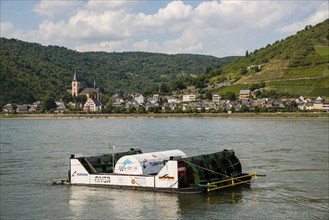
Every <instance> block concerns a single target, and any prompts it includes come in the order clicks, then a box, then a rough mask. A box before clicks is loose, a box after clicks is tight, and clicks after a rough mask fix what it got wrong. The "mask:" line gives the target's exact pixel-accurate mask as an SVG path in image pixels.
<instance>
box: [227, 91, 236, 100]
mask: <svg viewBox="0 0 329 220" xmlns="http://www.w3.org/2000/svg"><path fill="white" fill-rule="evenodd" d="M226 98H227V99H228V100H230V101H235V100H236V97H235V93H233V92H227V93H226Z"/></svg>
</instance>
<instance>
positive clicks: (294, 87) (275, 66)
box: [206, 20, 329, 97]
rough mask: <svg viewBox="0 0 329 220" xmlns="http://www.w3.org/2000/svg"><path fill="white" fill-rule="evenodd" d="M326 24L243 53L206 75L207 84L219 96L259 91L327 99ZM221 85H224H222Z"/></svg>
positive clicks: (328, 24)
mask: <svg viewBox="0 0 329 220" xmlns="http://www.w3.org/2000/svg"><path fill="white" fill-rule="evenodd" d="M328 30H329V20H326V21H324V22H322V23H320V24H318V25H316V26H314V27H312V26H310V25H308V26H306V27H305V29H304V30H301V31H299V32H297V34H295V35H293V36H290V37H287V38H286V39H283V40H280V41H276V42H275V43H273V44H272V45H270V44H269V45H267V46H266V47H265V48H261V49H258V50H256V51H254V52H252V53H249V52H246V56H245V57H244V58H240V59H238V60H236V61H234V62H232V63H229V64H228V65H225V66H223V67H221V68H214V69H213V70H211V71H210V74H208V75H206V76H208V78H207V81H209V83H210V84H213V85H217V84H220V82H222V84H225V85H227V83H228V82H229V83H232V85H230V86H223V87H219V88H218V87H216V86H215V91H217V92H220V93H222V94H226V93H227V92H233V93H236V94H237V93H238V92H239V91H240V89H257V88H259V87H262V86H264V85H265V88H261V89H259V92H258V94H259V95H261V93H262V92H263V93H266V94H268V93H269V91H271V92H274V93H276V94H279V95H281V96H282V95H288V96H289V95H291V96H298V95H303V96H309V97H316V96H326V97H329V70H328V68H329V66H328V64H329V31H328ZM223 82H225V83H223Z"/></svg>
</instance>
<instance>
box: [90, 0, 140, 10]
mask: <svg viewBox="0 0 329 220" xmlns="http://www.w3.org/2000/svg"><path fill="white" fill-rule="evenodd" d="M136 3H137V1H136V0H129V1H118V0H116V1H111V0H89V1H88V2H87V4H86V5H85V8H86V9H88V10H92V11H106V10H117V9H123V8H125V9H128V8H131V7H132V6H134V5H135V4H136Z"/></svg>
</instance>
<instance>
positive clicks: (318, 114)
mask: <svg viewBox="0 0 329 220" xmlns="http://www.w3.org/2000/svg"><path fill="white" fill-rule="evenodd" d="M319 117H321V118H329V113H325V112H281V113H232V114H228V113H177V114H173V113H158V114H152V113H151V114H149V113H147V114H72V113H69V114H46V113H45V114H0V119H7V118H8V119H10V118H23V119H28V118H31V119H56V118H319Z"/></svg>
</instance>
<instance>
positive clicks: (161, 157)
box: [54, 148, 258, 193]
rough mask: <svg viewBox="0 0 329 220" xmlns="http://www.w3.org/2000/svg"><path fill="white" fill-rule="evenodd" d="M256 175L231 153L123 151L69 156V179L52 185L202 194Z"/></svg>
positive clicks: (247, 180) (252, 178) (254, 177)
mask: <svg viewBox="0 0 329 220" xmlns="http://www.w3.org/2000/svg"><path fill="white" fill-rule="evenodd" d="M257 178H258V175H257V174H256V173H251V174H248V173H243V172H242V166H241V163H240V161H239V159H238V158H237V156H236V155H235V152H234V151H233V150H223V151H219V152H216V153H211V154H203V155H198V156H191V157H188V156H187V155H186V154H185V153H184V152H182V151H180V150H168V151H159V152H152V153H142V151H141V150H140V149H139V148H131V149H130V150H129V151H126V152H117V153H112V154H103V155H99V156H89V157H85V156H82V155H71V156H70V158H69V172H68V179H66V180H59V181H55V182H54V183H55V184H70V185H87V186H102V187H114V188H128V189H137V190H148V191H159V192H170V193H201V192H210V191H214V190H219V189H223V188H227V187H233V186H237V185H249V184H250V182H252V181H254V180H256V179H257Z"/></svg>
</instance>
